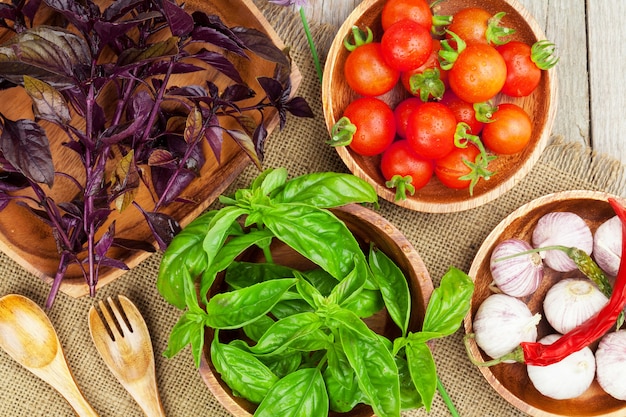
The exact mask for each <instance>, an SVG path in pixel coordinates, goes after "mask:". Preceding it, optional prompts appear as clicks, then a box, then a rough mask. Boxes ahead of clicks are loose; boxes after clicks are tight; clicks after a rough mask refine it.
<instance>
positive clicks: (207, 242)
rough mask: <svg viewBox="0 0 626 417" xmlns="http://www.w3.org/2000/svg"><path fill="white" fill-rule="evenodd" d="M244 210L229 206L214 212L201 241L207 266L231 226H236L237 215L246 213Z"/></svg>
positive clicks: (229, 232) (229, 231)
mask: <svg viewBox="0 0 626 417" xmlns="http://www.w3.org/2000/svg"><path fill="white" fill-rule="evenodd" d="M246 212H247V211H246V210H245V209H242V208H239V207H234V206H230V207H224V208H222V209H220V210H219V211H218V212H217V213H216V214H215V216H214V217H213V219H212V220H211V223H210V224H209V229H208V230H207V231H206V233H205V237H204V240H203V241H202V247H203V248H204V251H205V252H206V256H207V267H209V266H211V264H212V263H213V261H214V260H215V257H216V256H217V253H218V252H219V250H220V249H221V248H222V245H224V242H225V241H226V238H228V236H229V235H231V234H232V231H233V227H236V226H238V224H237V219H238V218H239V216H242V215H244V214H246Z"/></svg>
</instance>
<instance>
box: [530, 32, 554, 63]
mask: <svg viewBox="0 0 626 417" xmlns="http://www.w3.org/2000/svg"><path fill="white" fill-rule="evenodd" d="M554 48H555V45H554V44H553V43H552V42H550V41H549V40H547V39H544V40H541V41H537V42H535V43H534V44H533V46H532V47H531V48H530V59H531V61H533V62H534V63H535V65H537V68H539V69H542V70H549V69H550V68H552V67H554V66H555V65H556V63H557V62H559V58H558V57H557V56H556V55H554Z"/></svg>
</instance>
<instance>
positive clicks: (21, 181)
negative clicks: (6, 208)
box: [0, 171, 28, 192]
mask: <svg viewBox="0 0 626 417" xmlns="http://www.w3.org/2000/svg"><path fill="white" fill-rule="evenodd" d="M26 187H28V179H26V177H25V176H24V175H22V174H20V173H17V172H6V171H5V172H0V192H12V191H18V190H23V189H24V188H26Z"/></svg>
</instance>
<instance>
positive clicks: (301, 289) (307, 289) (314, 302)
mask: <svg viewBox="0 0 626 417" xmlns="http://www.w3.org/2000/svg"><path fill="white" fill-rule="evenodd" d="M296 275H297V276H300V277H301V278H300V279H298V283H297V284H296V290H297V291H298V294H300V296H301V297H302V299H303V300H304V301H306V302H307V303H308V304H309V305H310V306H311V307H313V309H318V308H320V307H321V306H323V305H324V303H325V298H324V297H323V296H322V294H320V292H319V291H318V290H317V288H315V287H314V286H313V285H312V284H311V283H310V282H309V281H307V280H306V279H304V278H303V277H302V275H301V274H300V273H296Z"/></svg>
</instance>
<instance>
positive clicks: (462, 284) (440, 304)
mask: <svg viewBox="0 0 626 417" xmlns="http://www.w3.org/2000/svg"><path fill="white" fill-rule="evenodd" d="M473 292H474V282H473V281H472V279H471V278H470V277H469V276H468V275H467V274H466V273H465V272H463V271H461V270H460V269H457V268H454V267H453V268H450V269H449V270H448V272H446V274H445V275H444V276H443V277H442V278H441V283H440V284H439V287H438V288H436V289H435V290H434V291H433V293H432V295H431V296H430V301H429V302H428V306H427V308H426V315H425V317H424V324H423V326H422V327H423V330H424V331H425V332H438V333H441V335H442V336H448V335H451V334H452V333H454V332H456V331H457V330H458V329H459V327H460V326H461V322H462V321H463V318H464V317H465V315H466V314H467V312H468V311H469V308H470V303H471V300H472V294H473Z"/></svg>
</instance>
